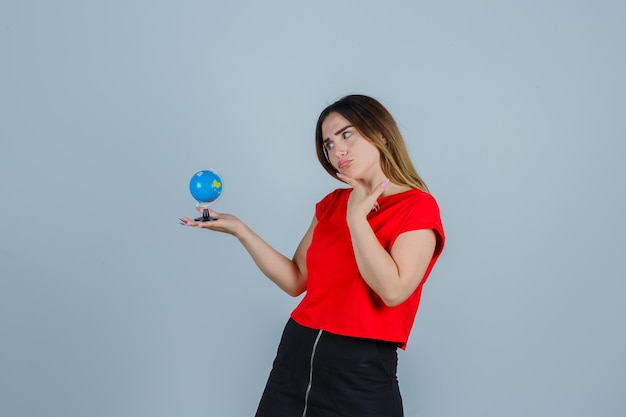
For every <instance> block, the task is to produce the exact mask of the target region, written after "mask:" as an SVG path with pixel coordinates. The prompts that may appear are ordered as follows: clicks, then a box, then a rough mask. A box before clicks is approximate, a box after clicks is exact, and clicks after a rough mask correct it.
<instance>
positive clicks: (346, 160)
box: [339, 159, 352, 169]
mask: <svg viewBox="0 0 626 417" xmlns="http://www.w3.org/2000/svg"><path fill="white" fill-rule="evenodd" d="M351 162H352V160H351V159H345V160H343V161H339V169H341V168H345V167H347V166H348V165H350V163H351Z"/></svg>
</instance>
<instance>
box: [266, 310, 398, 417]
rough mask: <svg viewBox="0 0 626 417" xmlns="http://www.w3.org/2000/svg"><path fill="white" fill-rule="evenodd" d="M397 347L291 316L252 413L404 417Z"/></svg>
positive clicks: (275, 416)
mask: <svg viewBox="0 0 626 417" xmlns="http://www.w3.org/2000/svg"><path fill="white" fill-rule="evenodd" d="M397 347H398V346H397V344H394V343H389V342H384V341H379V340H372V339H362V338H355V337H347V336H340V335H336V334H332V333H328V332H326V331H323V330H315V329H310V328H308V327H303V326H301V325H299V324H297V323H296V322H295V321H294V320H293V319H289V321H288V322H287V325H286V326H285V330H284V331H283V335H282V338H281V341H280V345H279V347H278V353H277V355H276V359H275V360H274V365H273V368H272V371H271V373H270V376H269V379H268V381H267V385H266V386H265V390H264V392H263V396H262V398H261V401H260V403H259V407H258V409H257V413H256V417H339V416H354V417H402V416H403V410H402V398H401V396H400V390H399V388H398V380H397V378H396V370H397V363H398V355H397Z"/></svg>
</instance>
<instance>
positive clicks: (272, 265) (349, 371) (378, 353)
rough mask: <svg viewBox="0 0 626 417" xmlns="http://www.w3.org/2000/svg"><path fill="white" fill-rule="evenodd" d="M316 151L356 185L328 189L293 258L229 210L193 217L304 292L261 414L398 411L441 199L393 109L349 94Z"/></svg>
mask: <svg viewBox="0 0 626 417" xmlns="http://www.w3.org/2000/svg"><path fill="white" fill-rule="evenodd" d="M315 146H316V149H317V156H318V159H319V161H320V163H321V164H322V166H323V167H324V169H325V170H326V171H327V172H328V173H329V174H330V175H332V176H333V177H335V178H337V179H339V180H340V181H343V182H344V183H346V184H347V185H349V187H344V188H339V189H336V190H334V191H333V192H331V193H330V194H328V195H327V196H326V197H324V198H323V199H322V200H321V201H320V202H318V203H317V205H316V207H315V216H314V218H313V221H312V222H311V225H310V227H309V229H308V230H307V232H306V233H305V235H304V237H303V238H302V241H301V242H300V244H299V245H298V248H297V249H296V252H295V255H294V256H293V258H292V259H289V258H287V257H285V256H283V255H281V254H280V253H279V252H277V251H276V250H275V249H273V248H272V247H271V246H269V245H268V244H267V243H266V242H265V241H264V240H263V239H261V237H259V236H258V235H257V234H256V233H254V232H253V231H252V230H251V229H250V228H249V227H248V226H247V225H246V224H244V223H243V222H242V221H241V220H239V219H238V218H237V217H235V216H232V215H230V214H224V213H217V212H215V211H211V212H210V215H211V216H213V217H216V218H217V220H215V221H210V222H196V221H194V220H192V219H189V218H183V219H182V223H181V224H183V225H186V226H196V227H201V228H205V229H210V230H216V231H221V232H226V233H229V234H232V235H233V236H235V237H237V238H238V239H239V241H240V242H241V243H242V244H243V246H244V247H245V248H246V250H247V251H248V252H249V254H250V255H251V256H252V259H253V260H254V261H255V262H256V264H257V266H258V267H259V268H260V269H261V271H262V272H263V273H264V274H265V275H266V276H267V277H269V278H270V279H271V280H272V281H273V282H274V283H276V284H277V285H278V286H279V287H280V288H281V289H282V290H283V291H285V292H287V293H288V294H290V295H292V296H298V295H300V294H302V293H303V292H305V291H306V294H305V295H304V297H303V298H302V300H301V302H300V304H299V305H298V306H297V307H296V308H295V310H294V311H293V312H292V313H291V317H290V319H289V321H288V322H287V325H286V326H285V330H284V332H283V335H282V338H281V341H280V345H279V347H278V353H277V355H276V359H275V360H274V365H273V368H272V371H271V373H270V376H269V379H268V382H267V385H266V387H265V390H264V392H263V396H262V398H261V401H260V404H259V407H258V410H257V414H256V415H257V417H296V416H297V417H331V416H332V417H338V416H358V417H368V416H372V417H374V416H376V417H383V416H384V417H399V416H402V415H403V410H402V399H401V397H400V391H399V388H398V381H397V378H396V365H397V348H398V347H399V348H401V349H405V348H406V343H407V341H408V338H409V334H410V332H411V328H412V326H413V321H414V319H415V315H416V313H417V308H418V305H419V301H420V296H421V293H422V286H423V285H424V282H425V281H426V279H427V277H428V275H429V273H430V271H431V269H432V268H433V265H434V264H435V262H436V260H437V259H438V257H439V255H440V254H441V251H442V249H443V245H444V239H445V237H444V231H443V227H442V224H441V219H440V215H439V208H438V206H437V203H436V201H435V199H434V198H433V197H432V196H431V195H430V193H429V192H428V188H427V187H426V185H425V184H424V182H423V181H422V179H421V178H420V177H419V175H418V174H417V172H416V170H415V168H414V167H413V164H412V163H411V160H410V158H409V155H408V152H407V149H406V146H405V143H404V140H403V138H402V135H401V134H400V131H399V129H398V127H397V125H396V122H395V121H394V119H393V117H392V116H391V114H390V113H389V112H388V111H387V110H386V109H385V108H384V107H383V106H382V105H381V104H380V103H379V102H378V101H377V100H375V99H373V98H371V97H367V96H362V95H350V96H346V97H344V98H342V99H340V100H339V101H337V102H335V103H333V104H332V105H330V106H328V107H327V108H326V109H324V111H322V113H321V114H320V117H319V119H318V122H317V127H316V133H315Z"/></svg>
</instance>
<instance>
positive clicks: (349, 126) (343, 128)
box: [324, 125, 352, 143]
mask: <svg viewBox="0 0 626 417" xmlns="http://www.w3.org/2000/svg"><path fill="white" fill-rule="evenodd" d="M351 127H352V125H348V126H346V127H342V128H341V129H339V130H338V131H336V132H335V136H337V135H340V134H341V132H343V131H344V130H346V129H349V128H351ZM329 140H330V138H326V139H324V143H326V142H328V141H329Z"/></svg>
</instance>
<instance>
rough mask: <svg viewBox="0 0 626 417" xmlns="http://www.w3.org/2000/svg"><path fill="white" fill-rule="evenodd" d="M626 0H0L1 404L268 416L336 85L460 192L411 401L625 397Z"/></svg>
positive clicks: (565, 407)
mask: <svg viewBox="0 0 626 417" xmlns="http://www.w3.org/2000/svg"><path fill="white" fill-rule="evenodd" d="M625 5H626V3H624V2H623V1H617V0H616V1H565V0H563V1H539V0H533V1H524V2H522V1H476V2H466V1H458V0H457V1H447V2H446V1H387V2H378V1H319V0H316V1H314V2H297V1H265V2H252V1H248V2H245V1H232V2H203V1H177V2H174V1H171V2H165V1H148V0H144V1H141V0H132V1H106V2H105V1H101V2H92V1H54V2H52V1H50V2H48V1H8V0H3V1H2V2H1V3H0V52H1V65H0V136H1V141H2V142H1V148H0V181H1V183H0V185H1V187H0V415H1V416H3V417H4V416H7V417H13V416H16V417H17V416H29V417H30V416H63V417H69V416H81V417H82V416H90V417H91V416H93V417H100V416H107V417H109V416H110V417H126V416H128V417H131V416H132V417H136V416H150V417H157V416H187V417H193V416H242V417H243V416H250V415H253V414H254V411H255V409H256V404H257V401H258V398H259V396H260V394H261V391H262V389H263V386H264V384H265V380H266V377H267V374H268V372H269V369H270V366H271V362H272V359H273V356H274V353H275V349H276V346H277V343H278V339H279V336H280V333H281V331H282V327H283V325H284V323H285V321H286V320H287V317H288V314H289V312H290V311H291V309H292V308H293V307H294V306H295V305H296V303H297V302H298V299H293V298H290V297H289V296H287V295H284V294H283V293H281V292H280V291H279V290H278V289H277V288H276V287H275V286H274V285H273V284H272V283H270V282H269V280H267V279H265V278H264V277H263V276H262V275H261V274H260V273H259V272H258V271H257V269H256V268H255V266H254V264H253V263H252V261H251V260H249V258H248V257H247V255H246V253H245V252H244V250H243V249H242V248H241V247H240V245H239V244H238V242H237V241H236V240H235V239H234V238H232V237H231V236H227V235H222V234H216V233H210V232H206V231H201V230H195V229H190V228H183V227H181V226H179V225H178V220H177V218H178V217H181V216H190V215H194V214H195V211H194V204H195V201H193V199H192V198H191V196H190V194H189V192H188V188H187V186H188V181H189V178H190V177H191V175H192V174H193V173H194V172H196V171H197V170H200V169H205V168H214V169H217V170H218V171H219V172H220V173H221V174H222V176H223V178H224V183H225V191H224V194H223V196H222V198H221V199H220V200H219V201H217V202H216V203H215V205H214V207H215V208H216V209H217V210H221V211H227V212H232V213H234V214H237V215H239V216H240V217H241V218H242V219H244V220H245V221H246V222H247V223H248V224H249V225H250V226H251V227H253V228H254V229H255V230H256V231H257V232H258V233H259V234H261V235H262V236H263V237H265V238H266V240H267V241H268V242H270V243H271V244H272V245H274V246H275V247H276V248H277V249H279V250H280V251H282V252H283V253H285V254H287V255H288V256H291V254H292V253H293V251H294V250H295V247H296V245H297V243H298V242H299V240H300V237H301V236H302V234H303V233H304V231H305V230H306V228H307V226H308V224H309V221H310V219H311V217H312V215H313V206H314V204H315V202H317V201H318V200H319V199H321V198H322V197H323V196H324V195H325V194H326V193H328V192H329V191H330V190H332V189H333V188H335V187H338V186H341V183H339V182H337V181H336V180H334V179H333V178H330V176H328V175H327V174H326V173H325V172H324V171H323V170H322V169H321V167H320V166H319V164H318V162H317V160H316V159H315V156H314V149H313V131H314V125H315V121H316V119H317V115H318V114H319V112H320V111H321V110H322V109H323V108H324V107H325V106H326V105H327V104H330V103H331V102H333V101H334V100H336V99H338V98H340V97H341V96H343V95H345V94H349V93H363V94H368V95H371V96H374V97H376V98H378V99H379V100H381V101H382V102H383V104H385V105H386V106H387V107H388V108H389V109H390V111H391V112H392V113H393V114H394V116H395V117H396V119H397V121H398V123H399V125H400V126H401V129H402V132H403V133H404V135H405V137H406V139H407V142H408V145H409V148H410V152H411V155H412V157H413V159H414V162H415V164H416V165H417V167H418V170H419V171H420V173H421V174H422V176H423V177H424V179H425V180H426V181H427V183H428V185H429V186H430V187H431V191H432V192H433V194H434V195H435V196H436V197H437V199H438V201H439V203H440V206H441V208H442V216H443V221H444V224H445V227H446V232H447V236H448V243H447V248H446V250H445V252H444V254H443V256H442V258H441V260H440V262H439V264H438V265H437V266H436V267H435V270H434V271H433V273H432V275H431V279H430V281H429V282H428V284H427V286H426V288H425V291H424V295H423V303H422V306H421V309H420V312H419V314H418V317H417V321H416V324H415V327H414V329H413V333H412V336H411V339H410V341H409V345H408V349H407V351H406V352H401V353H400V354H399V360H400V371H399V378H400V384H401V389H402V392H403V395H404V402H405V408H406V415H407V416H408V417H412V416H433V417H439V416H442V417H443V416H465V417H473V416H481V417H482V416H509V417H514V416H531V415H532V416H537V417H539V416H550V417H552V416H624V415H625V414H626V396H625V395H624V392H625V387H626V376H625V375H626V361H625V359H624V352H625V351H626V340H625V334H624V333H625V329H626V308H625V307H624V303H623V300H624V292H625V291H626V284H625V283H624V278H625V277H626V266H625V261H624V249H625V246H626V245H625V244H624V236H625V232H626V230H625V224H624V221H623V215H624V213H625V212H626V204H625V200H624V195H623V194H624V190H625V184H624V182H625V181H624V179H625V178H626V172H625V168H624V160H625V156H626V155H625V146H624V139H626V137H625V136H626V117H625V116H626V82H625V79H624V74H626V25H625V24H624V22H626V6H625Z"/></svg>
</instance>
